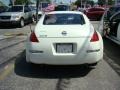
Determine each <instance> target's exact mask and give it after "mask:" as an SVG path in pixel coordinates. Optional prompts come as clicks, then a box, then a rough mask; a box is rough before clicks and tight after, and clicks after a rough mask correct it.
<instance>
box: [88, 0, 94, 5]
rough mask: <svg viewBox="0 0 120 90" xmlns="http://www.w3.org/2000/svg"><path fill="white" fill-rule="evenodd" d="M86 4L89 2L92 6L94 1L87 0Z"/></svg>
mask: <svg viewBox="0 0 120 90" xmlns="http://www.w3.org/2000/svg"><path fill="white" fill-rule="evenodd" d="M87 4H90V5H91V6H94V4H95V3H94V1H93V0H88V1H87Z"/></svg>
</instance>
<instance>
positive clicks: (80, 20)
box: [26, 11, 103, 65]
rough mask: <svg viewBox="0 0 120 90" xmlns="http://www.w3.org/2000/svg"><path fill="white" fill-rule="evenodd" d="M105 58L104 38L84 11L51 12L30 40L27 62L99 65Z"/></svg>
mask: <svg viewBox="0 0 120 90" xmlns="http://www.w3.org/2000/svg"><path fill="white" fill-rule="evenodd" d="M102 58H103V40H102V37H101V35H100V34H99V33H98V32H97V31H96V30H94V28H93V25H92V24H91V23H90V21H89V20H88V18H87V17H86V15H84V14H83V13H81V12H76V11H53V12H50V13H47V14H45V15H43V16H42V17H41V19H40V20H39V22H38V24H37V25H36V27H35V30H34V31H32V32H31V34H30V35H29V36H28V38H27V45H26V61H27V62H30V63H35V64H52V65H77V64H78V65H79V64H89V65H96V63H97V62H98V61H100V60H101V59H102Z"/></svg>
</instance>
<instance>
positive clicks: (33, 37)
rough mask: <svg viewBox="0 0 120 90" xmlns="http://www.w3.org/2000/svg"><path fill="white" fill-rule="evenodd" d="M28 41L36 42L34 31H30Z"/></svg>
mask: <svg viewBox="0 0 120 90" xmlns="http://www.w3.org/2000/svg"><path fill="white" fill-rule="evenodd" d="M30 41H31V42H38V39H37V37H36V35H35V33H34V32H32V33H31V35H30Z"/></svg>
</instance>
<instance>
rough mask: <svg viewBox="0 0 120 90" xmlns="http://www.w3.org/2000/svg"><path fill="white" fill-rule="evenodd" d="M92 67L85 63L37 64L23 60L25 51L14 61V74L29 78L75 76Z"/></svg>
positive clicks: (79, 75) (80, 75) (84, 73)
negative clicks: (68, 64)
mask: <svg viewBox="0 0 120 90" xmlns="http://www.w3.org/2000/svg"><path fill="white" fill-rule="evenodd" d="M92 69H94V68H92V67H87V66H85V65H70V66H63V65H59V66H57V65H37V64H29V63H27V62H26V60H25V51H24V52H23V53H21V55H20V56H19V57H18V58H17V59H16V61H15V68H14V71H15V73H16V75H19V76H23V77H30V78H50V79H51V78H77V77H84V76H86V75H87V74H88V73H89V72H90V71H91V70H92Z"/></svg>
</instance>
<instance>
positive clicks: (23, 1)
mask: <svg viewBox="0 0 120 90" xmlns="http://www.w3.org/2000/svg"><path fill="white" fill-rule="evenodd" d="M28 2H30V1H29V0H16V1H15V4H26V3H28Z"/></svg>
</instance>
